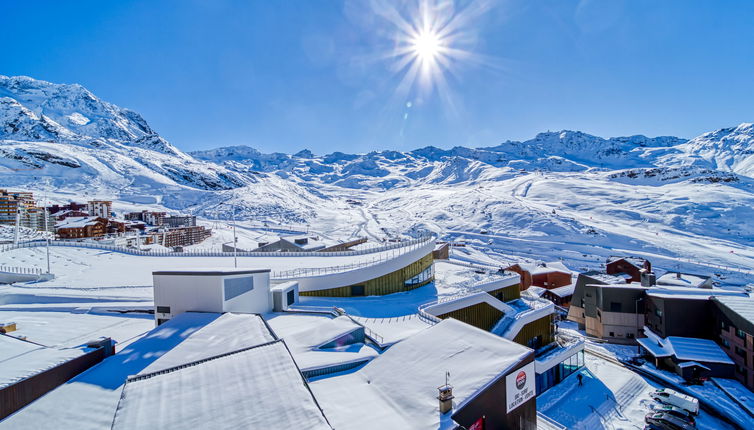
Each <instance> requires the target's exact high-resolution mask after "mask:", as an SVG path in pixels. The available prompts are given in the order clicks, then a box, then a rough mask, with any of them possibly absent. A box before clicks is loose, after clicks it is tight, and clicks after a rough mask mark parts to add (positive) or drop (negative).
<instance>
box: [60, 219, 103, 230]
mask: <svg viewBox="0 0 754 430" xmlns="http://www.w3.org/2000/svg"><path fill="white" fill-rule="evenodd" d="M99 219H100V217H96V216H83V217H74V216H72V217H68V218H66V219H64V220H62V221H58V222H56V223H55V228H81V227H86V226H88V225H94V224H97V220H99Z"/></svg>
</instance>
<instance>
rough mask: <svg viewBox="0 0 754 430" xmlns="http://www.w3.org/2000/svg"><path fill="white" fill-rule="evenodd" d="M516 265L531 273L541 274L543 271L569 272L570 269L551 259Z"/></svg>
mask: <svg viewBox="0 0 754 430" xmlns="http://www.w3.org/2000/svg"><path fill="white" fill-rule="evenodd" d="M516 264H518V266H519V267H520V268H521V269H523V270H525V271H527V272H529V273H531V274H532V275H542V274H545V273H553V272H559V273H569V274H570V273H571V269H569V268H567V267H566V266H565V264H563V263H561V262H560V261H552V262H547V263H545V262H538V263H516Z"/></svg>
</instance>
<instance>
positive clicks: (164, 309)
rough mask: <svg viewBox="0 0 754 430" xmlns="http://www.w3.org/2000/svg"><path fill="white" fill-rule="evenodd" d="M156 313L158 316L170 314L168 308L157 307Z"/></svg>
mask: <svg viewBox="0 0 754 430" xmlns="http://www.w3.org/2000/svg"><path fill="white" fill-rule="evenodd" d="M157 313H158V314H169V313H170V306H157Z"/></svg>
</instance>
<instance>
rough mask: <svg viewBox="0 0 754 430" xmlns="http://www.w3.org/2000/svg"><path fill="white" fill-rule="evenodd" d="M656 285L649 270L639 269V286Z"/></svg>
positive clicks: (654, 278)
mask: <svg viewBox="0 0 754 430" xmlns="http://www.w3.org/2000/svg"><path fill="white" fill-rule="evenodd" d="M650 267H651V266H650ZM656 284H657V277H656V276H655V274H654V273H652V271H651V270H647V269H646V268H645V269H641V286H642V287H647V288H649V287H654V286H655V285H656Z"/></svg>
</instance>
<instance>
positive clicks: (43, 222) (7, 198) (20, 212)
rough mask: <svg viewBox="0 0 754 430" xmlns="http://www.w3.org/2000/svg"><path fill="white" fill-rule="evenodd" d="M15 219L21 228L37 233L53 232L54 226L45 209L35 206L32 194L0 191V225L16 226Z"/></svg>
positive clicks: (52, 219)
mask: <svg viewBox="0 0 754 430" xmlns="http://www.w3.org/2000/svg"><path fill="white" fill-rule="evenodd" d="M17 218H18V221H19V225H20V226H21V227H25V228H29V229H32V230H37V231H44V230H45V229H46V230H47V231H53V227H54V225H55V221H54V218H53V217H52V216H51V215H50V214H49V213H48V212H47V211H46V210H45V208H42V207H38V206H37V204H36V202H35V201H34V194H33V193H31V192H24V191H17V192H14V191H8V190H4V189H0V225H16V219H17Z"/></svg>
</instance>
